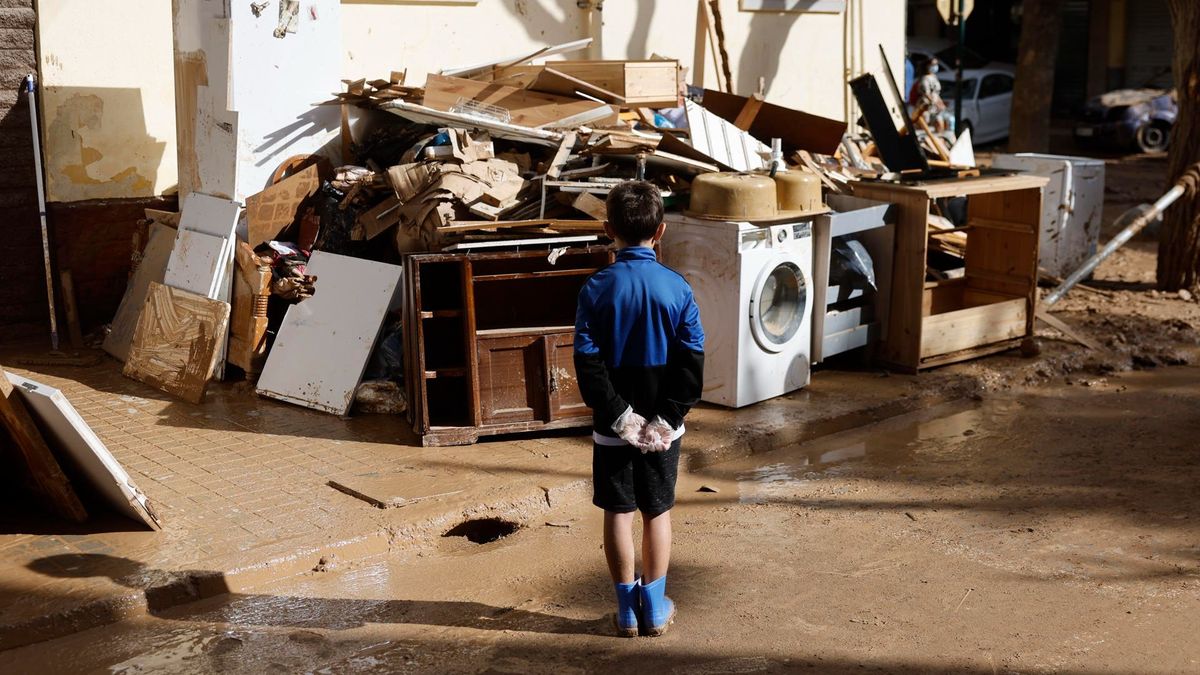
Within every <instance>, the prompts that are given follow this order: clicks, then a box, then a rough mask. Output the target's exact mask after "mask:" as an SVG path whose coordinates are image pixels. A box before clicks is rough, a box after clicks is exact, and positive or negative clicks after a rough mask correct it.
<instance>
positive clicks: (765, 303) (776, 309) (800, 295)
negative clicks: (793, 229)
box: [750, 262, 808, 352]
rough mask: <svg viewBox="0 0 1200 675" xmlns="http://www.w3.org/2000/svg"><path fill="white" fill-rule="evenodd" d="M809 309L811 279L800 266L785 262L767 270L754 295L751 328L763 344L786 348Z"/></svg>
mask: <svg viewBox="0 0 1200 675" xmlns="http://www.w3.org/2000/svg"><path fill="white" fill-rule="evenodd" d="M806 311H808V281H807V280H806V279H805V278H804V273H803V272H801V271H800V267H799V266H797V265H796V264H795V263H792V262H783V263H780V264H778V265H775V266H774V267H773V268H771V269H769V270H763V273H762V275H760V276H759V278H758V283H757V284H755V288H754V293H753V294H752V295H751V296H750V328H751V329H752V332H753V333H754V339H755V340H756V341H757V342H758V344H759V346H760V347H762V348H763V349H766V350H767V351H771V352H778V351H782V350H783V347H784V346H785V345H787V343H789V342H791V340H792V339H793V338H794V337H796V333H798V332H799V331H800V327H801V325H802V324H803V323H804V313H805V312H806Z"/></svg>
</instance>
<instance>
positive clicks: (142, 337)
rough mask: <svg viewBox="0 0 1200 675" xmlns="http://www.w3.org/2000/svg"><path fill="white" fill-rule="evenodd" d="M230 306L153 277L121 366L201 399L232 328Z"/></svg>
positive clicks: (191, 398) (138, 377) (160, 385)
mask: <svg viewBox="0 0 1200 675" xmlns="http://www.w3.org/2000/svg"><path fill="white" fill-rule="evenodd" d="M229 311H230V310H229V303H227V302H222V301H220V300H213V299H210V298H206V297H204V296H202V295H199V294H197V293H189V292H188V291H184V290H180V289H178V288H171V287H170V286H166V285H163V284H158V283H151V284H150V290H149V292H148V293H147V294H146V304H145V306H144V307H143V308H142V314H141V317H140V318H139V319H138V324H137V329H136V330H135V331H134V334H133V345H132V347H131V348H130V350H129V358H128V359H127V360H126V361H125V369H124V370H123V371H122V372H123V373H124V374H125V376H126V377H129V378H132V379H134V380H137V381H139V382H143V383H145V384H148V385H150V386H152V387H154V388H156V389H159V390H162V391H165V392H167V393H168V394H173V395H175V396H178V397H180V398H182V399H183V400H185V401H189V402H191V403H199V402H201V401H202V400H204V391H205V389H206V388H207V387H208V382H209V380H210V379H212V376H213V371H214V370H215V368H216V366H217V359H218V354H220V353H221V352H220V346H221V345H222V344H223V343H224V341H225V338H226V336H227V335H228V332H229Z"/></svg>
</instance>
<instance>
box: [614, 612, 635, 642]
mask: <svg viewBox="0 0 1200 675" xmlns="http://www.w3.org/2000/svg"><path fill="white" fill-rule="evenodd" d="M613 628H615V629H616V631H617V637H623V638H633V637H637V636H638V629H637V626H634V627H633V628H621V624H620V623H618V622H617V615H616V614H613Z"/></svg>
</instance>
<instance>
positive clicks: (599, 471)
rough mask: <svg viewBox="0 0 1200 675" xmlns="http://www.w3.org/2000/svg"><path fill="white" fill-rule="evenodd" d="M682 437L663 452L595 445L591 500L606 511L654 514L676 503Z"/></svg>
mask: <svg viewBox="0 0 1200 675" xmlns="http://www.w3.org/2000/svg"><path fill="white" fill-rule="evenodd" d="M678 475H679V440H676V441H675V442H674V443H672V444H671V447H670V448H668V449H667V450H664V451H663V452H647V453H645V454H642V451H641V450H638V449H637V448H635V447H633V446H629V445H621V446H607V445H596V444H593V445H592V503H593V504H595V505H596V506H599V507H600V508H602V509H604V510H605V511H611V512H613V513H629V512H631V511H634V510H638V511H641V512H642V513H643V514H645V515H647V516H650V517H654V516H657V515H659V514H661V513H666V512H667V511H670V510H671V507H673V506H675V478H676V477H677V476H678Z"/></svg>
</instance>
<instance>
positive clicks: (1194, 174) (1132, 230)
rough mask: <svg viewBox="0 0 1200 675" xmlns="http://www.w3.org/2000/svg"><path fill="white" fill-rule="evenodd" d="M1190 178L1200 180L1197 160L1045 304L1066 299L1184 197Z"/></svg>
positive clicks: (1057, 289)
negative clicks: (1117, 251) (1064, 297)
mask: <svg viewBox="0 0 1200 675" xmlns="http://www.w3.org/2000/svg"><path fill="white" fill-rule="evenodd" d="M1189 182H1190V183H1191V184H1192V185H1197V184H1200V164H1196V165H1194V166H1193V167H1191V168H1190V169H1188V170H1187V171H1185V172H1184V174H1183V176H1182V177H1180V179H1179V182H1177V183H1175V186H1174V187H1172V188H1171V189H1170V190H1168V191H1167V193H1166V194H1164V195H1163V196H1161V197H1159V198H1158V201H1156V202H1154V204H1153V205H1151V206H1150V210H1149V211H1146V212H1145V213H1143V214H1142V215H1140V216H1138V217H1137V218H1136V219H1134V221H1133V222H1132V223H1129V225H1127V226H1126V227H1125V229H1123V230H1121V231H1120V232H1119V233H1117V236H1115V237H1113V238H1112V239H1110V240H1109V242H1108V243H1107V244H1105V245H1104V248H1102V249H1100V250H1099V251H1097V252H1096V254H1095V255H1093V256H1092V257H1090V258H1088V259H1087V262H1085V263H1083V264H1082V265H1080V266H1079V269H1077V270H1075V271H1074V272H1071V274H1070V275H1068V276H1067V278H1066V279H1063V282H1062V283H1061V284H1059V285H1058V288H1055V289H1054V290H1053V291H1051V292H1050V294H1049V295H1047V296H1046V297H1045V298H1043V299H1042V306H1043V307H1049V306H1051V305H1053V304H1054V303H1056V302H1058V301H1059V300H1062V299H1063V296H1064V295H1066V294H1067V292H1068V291H1070V290H1071V289H1072V288H1074V287H1075V284H1077V283H1079V282H1080V281H1083V280H1084V279H1085V278H1087V276H1088V275H1089V274H1091V273H1092V272H1093V271H1094V270H1095V269H1096V268H1097V267H1099V266H1100V263H1102V262H1104V259H1105V258H1107V257H1108V256H1110V255H1112V254H1113V252H1114V251H1116V250H1117V249H1119V248H1121V247H1122V246H1124V245H1125V242H1127V241H1129V240H1130V239H1132V238H1133V237H1134V235H1136V234H1137V233H1138V232H1141V231H1142V228H1144V227H1146V225H1148V224H1150V223H1151V222H1153V221H1154V219H1155V218H1157V217H1158V216H1159V214H1161V213H1162V212H1163V211H1165V210H1167V207H1169V206H1170V205H1172V204H1174V203H1175V200H1177V199H1179V198H1180V197H1182V196H1183V194H1184V193H1185V192H1186V191H1187V186H1188V184H1189Z"/></svg>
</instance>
